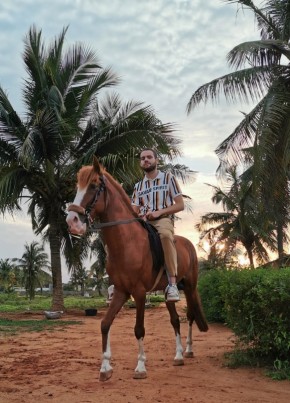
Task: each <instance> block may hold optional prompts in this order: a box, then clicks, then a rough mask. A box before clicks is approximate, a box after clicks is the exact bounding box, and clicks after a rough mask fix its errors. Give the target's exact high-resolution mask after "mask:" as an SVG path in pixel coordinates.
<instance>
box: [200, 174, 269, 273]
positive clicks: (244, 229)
mask: <svg viewBox="0 0 290 403" xmlns="http://www.w3.org/2000/svg"><path fill="white" fill-rule="evenodd" d="M226 179H227V182H226V186H225V188H226V189H225V190H223V189H222V188H220V187H217V186H212V185H209V186H210V187H212V188H213V190H214V194H213V197H212V202H213V203H215V204H221V205H222V208H223V212H215V213H207V214H205V215H204V216H202V217H201V222H200V223H198V224H197V225H196V228H197V229H198V230H199V231H200V232H201V237H200V238H201V239H203V240H208V241H209V243H210V245H211V246H212V247H213V250H215V249H216V246H217V245H219V244H221V243H223V244H224V254H225V255H229V254H231V253H232V252H233V250H234V248H236V247H237V245H238V244H241V245H243V246H244V248H245V249H246V252H247V255H248V258H249V261H250V265H251V267H254V257H256V259H257V261H258V262H259V263H263V262H265V261H268V260H269V259H268V250H269V248H270V249H273V243H274V231H273V227H272V226H271V223H270V222H268V221H267V220H266V219H265V215H264V213H263V212H262V211H261V212H260V214H259V213H258V207H259V206H258V205H259V203H257V201H256V199H255V198H254V197H253V193H252V182H249V181H246V180H244V179H243V178H242V177H239V176H238V174H237V170H236V168H229V169H228V171H227V176H226ZM257 204H258V205H257Z"/></svg>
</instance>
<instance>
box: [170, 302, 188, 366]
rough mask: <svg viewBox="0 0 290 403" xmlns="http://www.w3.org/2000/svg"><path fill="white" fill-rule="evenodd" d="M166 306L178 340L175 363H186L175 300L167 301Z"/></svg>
mask: <svg viewBox="0 0 290 403" xmlns="http://www.w3.org/2000/svg"><path fill="white" fill-rule="evenodd" d="M166 307H167V309H168V311H169V314H170V322H171V325H172V327H173V329H174V333H175V341H176V353H175V357H174V360H173V365H184V360H183V347H182V343H181V336H180V321H179V316H178V313H177V311H176V308H175V304H174V303H173V302H166Z"/></svg>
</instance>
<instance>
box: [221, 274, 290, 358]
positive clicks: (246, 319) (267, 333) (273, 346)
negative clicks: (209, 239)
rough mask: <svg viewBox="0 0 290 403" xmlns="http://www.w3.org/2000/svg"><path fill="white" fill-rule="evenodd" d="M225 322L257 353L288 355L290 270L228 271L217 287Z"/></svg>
mask: <svg viewBox="0 0 290 403" xmlns="http://www.w3.org/2000/svg"><path fill="white" fill-rule="evenodd" d="M220 292H221V295H222V297H223V300H224V308H225V312H226V322H227V324H228V326H229V327H230V328H231V329H232V330H233V331H234V333H235V334H236V336H238V338H239V341H240V342H241V343H243V344H244V345H247V346H250V347H252V348H253V349H254V350H255V351H256V353H257V354H260V355H262V356H269V357H273V358H279V359H280V360H284V359H285V360H286V358H287V357H288V358H289V354H290V269H280V270H274V269H271V270H269V269H257V270H241V271H230V272H228V275H227V276H225V277H224V282H223V284H222V285H221V287H220Z"/></svg>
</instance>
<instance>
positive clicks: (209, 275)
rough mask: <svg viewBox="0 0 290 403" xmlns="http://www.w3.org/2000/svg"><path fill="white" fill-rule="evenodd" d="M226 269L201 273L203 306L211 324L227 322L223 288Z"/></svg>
mask: <svg viewBox="0 0 290 403" xmlns="http://www.w3.org/2000/svg"><path fill="white" fill-rule="evenodd" d="M226 273H227V272H226V270H225V269H214V270H210V271H201V272H200V275H199V280H198V290H199V293H200V297H201V301H202V306H203V309H204V312H205V315H206V318H207V320H208V321H209V322H222V323H224V322H225V320H226V313H225V309H224V300H223V296H222V293H221V287H222V284H223V281H224V277H225V276H226Z"/></svg>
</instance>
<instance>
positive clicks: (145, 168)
mask: <svg viewBox="0 0 290 403" xmlns="http://www.w3.org/2000/svg"><path fill="white" fill-rule="evenodd" d="M156 166H157V165H156V164H152V165H149V166H148V167H143V168H142V169H143V171H144V172H152V171H154V169H155V168H156Z"/></svg>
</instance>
